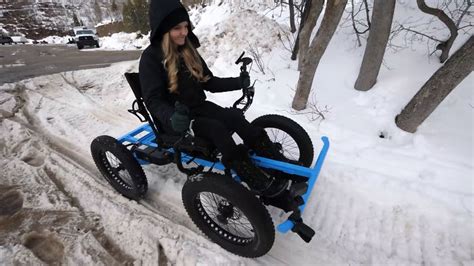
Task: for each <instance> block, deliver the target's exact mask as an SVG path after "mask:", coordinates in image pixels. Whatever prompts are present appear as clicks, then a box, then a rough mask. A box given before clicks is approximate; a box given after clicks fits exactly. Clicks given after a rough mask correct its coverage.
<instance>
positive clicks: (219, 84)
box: [139, 0, 240, 129]
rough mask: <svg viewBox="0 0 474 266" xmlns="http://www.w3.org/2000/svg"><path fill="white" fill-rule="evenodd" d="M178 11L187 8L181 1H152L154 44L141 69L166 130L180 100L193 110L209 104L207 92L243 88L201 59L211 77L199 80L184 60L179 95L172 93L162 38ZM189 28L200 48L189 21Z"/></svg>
mask: <svg viewBox="0 0 474 266" xmlns="http://www.w3.org/2000/svg"><path fill="white" fill-rule="evenodd" d="M176 9H184V7H183V6H182V5H181V3H180V2H179V1H177V0H151V3H150V12H149V13H150V27H151V36H150V39H151V44H150V46H148V47H147V48H146V49H145V51H144V52H143V54H142V56H141V59H140V66H139V72H140V83H141V89H142V95H143V99H144V101H145V104H146V106H147V108H148V110H149V111H150V112H151V114H152V116H153V117H154V119H157V118H158V119H159V121H160V122H161V125H162V126H163V127H164V129H169V128H170V121H169V119H170V117H171V115H172V114H173V112H174V104H175V102H176V101H179V102H180V103H183V104H185V105H186V106H188V107H189V108H190V109H191V111H192V109H193V108H195V107H197V106H199V105H201V104H202V103H204V102H205V100H206V95H205V93H204V90H206V91H210V92H224V91H231V90H238V89H240V82H239V79H238V78H218V77H214V76H213V74H212V72H211V71H210V70H209V68H208V67H207V65H206V63H205V62H204V60H202V58H201V62H202V66H203V70H204V75H205V76H209V77H210V79H209V80H208V81H207V82H204V83H203V82H199V81H197V80H196V79H195V78H194V77H193V76H192V75H191V73H190V71H189V70H188V69H187V67H186V65H185V64H184V61H183V60H181V61H180V64H179V70H178V93H171V92H170V91H169V89H168V87H169V86H168V74H167V72H166V69H165V67H164V64H163V52H162V49H161V39H162V35H163V34H164V32H163V25H165V24H169V21H172V19H170V15H173V12H175V11H176ZM184 11H185V9H184ZM186 15H187V12H186ZM188 19H189V17H188ZM188 22H189V21H188ZM178 23H179V22H178ZM188 25H189V27H190V28H189V33H188V38H189V39H190V40H191V42H192V43H193V44H194V45H195V46H198V45H199V42H198V40H197V38H196V36H195V35H194V34H193V33H192V31H191V23H190V22H189V24H188ZM168 26H169V25H168ZM173 26H174V25H173ZM164 28H166V27H164ZM168 30H169V29H168Z"/></svg>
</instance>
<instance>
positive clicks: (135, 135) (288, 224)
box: [118, 124, 329, 233]
mask: <svg viewBox="0 0 474 266" xmlns="http://www.w3.org/2000/svg"><path fill="white" fill-rule="evenodd" d="M321 140H322V141H323V147H322V149H321V151H320V152H319V156H318V159H317V160H316V164H315V165H314V167H312V168H309V167H303V166H299V165H295V164H290V163H285V162H281V161H276V160H272V159H268V158H265V157H260V156H256V155H253V156H251V159H252V160H253V161H254V163H255V164H256V165H257V166H260V167H263V168H271V169H275V170H279V171H282V172H285V173H288V174H292V175H299V176H305V177H308V179H309V180H308V190H307V191H306V193H305V194H304V195H303V196H302V197H303V200H304V204H302V205H301V206H300V207H299V209H300V211H301V214H303V211H304V209H305V207H306V203H307V202H308V198H309V195H311V192H312V191H313V188H314V184H315V183H316V180H317V179H318V176H319V173H320V172H321V168H322V166H323V163H324V159H325V158H326V154H327V152H328V150H329V139H328V138H327V137H326V136H323V137H321ZM118 141H119V142H121V143H134V144H140V145H146V146H149V147H158V145H157V144H156V143H155V135H154V134H153V130H152V129H151V127H150V125H149V124H144V125H142V126H140V127H138V128H136V129H134V130H132V131H130V132H129V133H127V134H125V135H123V136H121V137H120V138H119V139H118ZM169 151H170V152H173V149H170V150H169ZM181 160H182V162H183V163H188V162H190V161H192V162H194V163H197V164H199V165H202V166H204V167H213V168H214V169H217V170H222V171H224V170H225V166H224V165H223V164H222V163H220V162H210V161H207V160H203V159H199V158H194V157H191V156H189V155H187V154H185V153H183V154H182V156H181ZM141 163H146V162H141ZM294 225H295V224H294V223H293V222H292V221H290V220H286V221H284V222H283V223H281V224H279V225H278V226H277V230H278V231H279V232H280V233H287V232H288V231H290V230H291V229H292V228H293V227H294Z"/></svg>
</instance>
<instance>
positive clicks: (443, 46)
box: [416, 0, 458, 63]
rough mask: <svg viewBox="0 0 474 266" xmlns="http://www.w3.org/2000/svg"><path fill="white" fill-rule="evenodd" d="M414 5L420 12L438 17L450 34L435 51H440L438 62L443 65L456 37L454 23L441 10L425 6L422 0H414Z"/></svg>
mask: <svg viewBox="0 0 474 266" xmlns="http://www.w3.org/2000/svg"><path fill="white" fill-rule="evenodd" d="M416 3H417V4H418V8H419V9H420V10H421V11H423V12H425V13H427V14H430V15H433V16H436V17H438V19H439V20H441V22H443V23H444V24H445V25H446V27H448V29H449V31H450V32H451V36H449V39H447V40H446V41H444V42H442V43H440V44H438V45H437V46H436V50H441V56H440V57H439V61H440V62H441V63H444V61H446V59H448V57H449V50H451V46H453V43H454V40H455V39H456V37H457V36H458V28H457V27H456V24H455V23H454V21H453V20H452V19H450V18H449V17H448V15H446V13H444V11H443V10H441V9H437V8H431V7H429V6H427V5H426V3H425V1H424V0H416Z"/></svg>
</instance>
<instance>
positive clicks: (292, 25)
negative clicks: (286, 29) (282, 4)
mask: <svg viewBox="0 0 474 266" xmlns="http://www.w3.org/2000/svg"><path fill="white" fill-rule="evenodd" d="M288 7H289V8H290V32H291V33H295V32H296V26H295V6H294V3H293V0H288Z"/></svg>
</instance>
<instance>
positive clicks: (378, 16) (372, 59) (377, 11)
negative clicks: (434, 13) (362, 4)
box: [354, 0, 395, 91]
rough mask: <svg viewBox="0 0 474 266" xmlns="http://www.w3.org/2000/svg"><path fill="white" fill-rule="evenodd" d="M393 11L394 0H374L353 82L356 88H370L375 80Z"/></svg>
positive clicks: (388, 34)
mask: <svg viewBox="0 0 474 266" xmlns="http://www.w3.org/2000/svg"><path fill="white" fill-rule="evenodd" d="M394 11H395V0H374V9H373V12H372V23H371V29H370V32H369V39H368V40H367V46H366V47H365V53H364V59H363V60H362V65H361V67H360V71H359V76H358V77H357V80H356V82H355V84H354V88H355V89H356V90H360V91H367V90H370V89H371V88H372V87H373V86H374V84H375V82H376V81H377V76H378V75H379V71H380V66H381V65H382V61H383V56H384V54H385V48H386V47H387V42H388V38H389V37H390V29H391V27H392V19H393V13H394Z"/></svg>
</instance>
